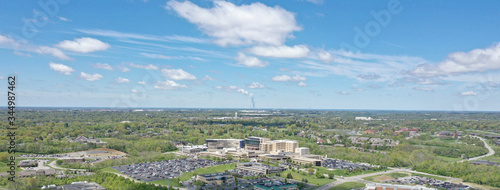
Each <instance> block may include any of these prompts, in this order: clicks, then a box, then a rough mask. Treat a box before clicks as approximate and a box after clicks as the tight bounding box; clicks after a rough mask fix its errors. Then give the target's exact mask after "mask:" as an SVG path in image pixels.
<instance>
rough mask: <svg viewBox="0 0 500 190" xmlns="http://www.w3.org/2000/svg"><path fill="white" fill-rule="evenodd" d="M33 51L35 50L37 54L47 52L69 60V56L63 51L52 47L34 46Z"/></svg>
mask: <svg viewBox="0 0 500 190" xmlns="http://www.w3.org/2000/svg"><path fill="white" fill-rule="evenodd" d="M34 52H37V53H39V54H49V55H52V56H54V57H57V58H60V59H64V60H70V59H71V58H70V57H68V56H67V55H66V54H64V52H62V51H61V50H60V49H57V48H53V47H48V46H40V47H36V48H35V49H34Z"/></svg>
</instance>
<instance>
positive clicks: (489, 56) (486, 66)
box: [410, 43, 500, 77]
mask: <svg viewBox="0 0 500 190" xmlns="http://www.w3.org/2000/svg"><path fill="white" fill-rule="evenodd" d="M498 69H500V43H497V44H496V45H495V46H491V47H488V48H485V49H474V50H472V51H469V52H454V53H451V54H449V55H448V57H447V58H446V60H444V61H442V62H439V63H438V64H436V65H428V64H422V65H419V66H418V67H417V68H416V69H414V70H412V71H410V74H412V75H416V76H422V77H434V76H443V75H457V74H464V73H471V72H485V71H490V70H498Z"/></svg>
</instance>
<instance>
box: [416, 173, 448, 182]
mask: <svg viewBox="0 0 500 190" xmlns="http://www.w3.org/2000/svg"><path fill="white" fill-rule="evenodd" d="M410 173H411V174H412V175H413V176H422V177H428V178H432V179H437V180H441V181H446V178H444V177H436V176H430V175H423V174H417V173H413V172H410Z"/></svg>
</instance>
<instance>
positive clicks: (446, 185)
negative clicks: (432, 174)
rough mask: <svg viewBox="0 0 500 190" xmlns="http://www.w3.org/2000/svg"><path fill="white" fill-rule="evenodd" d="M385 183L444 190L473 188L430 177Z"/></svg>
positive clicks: (415, 177)
mask: <svg viewBox="0 0 500 190" xmlns="http://www.w3.org/2000/svg"><path fill="white" fill-rule="evenodd" d="M383 182H384V183H396V184H403V185H409V184H415V185H429V186H431V187H434V188H439V189H441V188H443V189H452V190H459V189H469V188H471V187H469V186H467V185H463V184H457V183H450V182H445V181H441V180H436V179H432V178H428V177H421V176H408V177H402V178H395V179H391V180H387V181H383Z"/></svg>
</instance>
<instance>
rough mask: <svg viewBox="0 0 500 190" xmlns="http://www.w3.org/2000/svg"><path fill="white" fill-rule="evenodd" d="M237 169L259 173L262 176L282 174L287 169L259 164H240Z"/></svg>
mask: <svg viewBox="0 0 500 190" xmlns="http://www.w3.org/2000/svg"><path fill="white" fill-rule="evenodd" d="M236 168H237V169H240V170H244V171H249V172H255V173H259V174H260V175H267V174H272V173H280V172H282V171H285V170H286V168H281V167H274V166H269V165H265V164H261V163H257V162H245V163H238V164H237V165H236Z"/></svg>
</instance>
